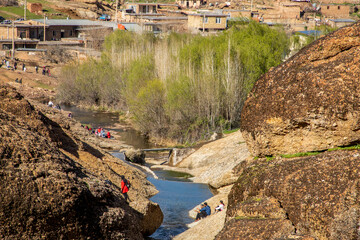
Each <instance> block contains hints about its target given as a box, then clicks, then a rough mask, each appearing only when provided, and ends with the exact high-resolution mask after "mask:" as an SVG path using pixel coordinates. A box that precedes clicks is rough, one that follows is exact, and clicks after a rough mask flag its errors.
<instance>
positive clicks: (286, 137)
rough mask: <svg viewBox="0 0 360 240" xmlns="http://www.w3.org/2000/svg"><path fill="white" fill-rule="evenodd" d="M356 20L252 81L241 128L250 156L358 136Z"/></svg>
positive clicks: (307, 148) (304, 148) (359, 30)
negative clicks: (252, 84)
mask: <svg viewBox="0 0 360 240" xmlns="http://www.w3.org/2000/svg"><path fill="white" fill-rule="evenodd" d="M359 36H360V23H356V24H354V25H352V26H349V27H344V28H341V29H339V30H338V31H336V32H333V33H331V34H329V35H327V36H325V37H323V38H321V39H319V40H317V41H315V42H314V43H312V44H311V45H309V46H307V47H306V48H304V49H302V50H301V51H300V52H298V53H297V54H296V55H295V56H293V57H292V58H290V59H289V60H287V61H286V62H284V63H283V64H281V65H280V66H278V67H276V68H274V69H272V70H270V71H269V72H268V73H267V74H265V75H263V76H262V77H261V78H260V79H259V80H258V81H257V82H256V84H255V86H254V88H253V90H252V91H251V92H250V94H249V97H248V99H247V100H246V102H245V105H244V108H243V110H242V115H241V131H242V133H243V136H244V138H245V140H246V143H247V145H248V147H249V150H250V152H251V153H252V154H253V155H255V156H266V155H278V154H284V153H297V152H308V151H318V150H325V149H329V148H333V147H337V146H344V145H349V144H353V143H354V142H359V141H360V134H359V130H360V89H359V86H360V66H359V64H358V63H359V62H360V37H359Z"/></svg>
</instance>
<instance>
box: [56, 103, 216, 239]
mask: <svg viewBox="0 0 360 240" xmlns="http://www.w3.org/2000/svg"><path fill="white" fill-rule="evenodd" d="M62 108H63V109H64V110H67V111H71V112H72V113H73V116H74V118H75V119H76V120H78V121H79V122H81V123H82V124H89V125H91V126H92V127H93V128H97V127H99V126H101V127H106V128H107V129H111V130H113V131H117V132H118V133H119V135H120V138H121V139H122V140H123V141H124V142H125V143H126V144H128V145H131V146H133V147H135V148H140V149H144V148H151V147H153V146H152V145H151V144H150V143H149V142H148V141H147V140H146V138H144V137H143V136H142V135H141V134H139V133H138V132H136V131H135V130H134V129H129V128H126V129H122V128H114V126H121V124H119V123H120V122H119V116H118V114H116V113H106V112H95V111H89V110H83V109H79V108H76V107H68V106H62ZM113 155H114V156H116V157H118V158H120V159H122V160H123V157H122V156H121V154H118V153H115V154H113ZM154 173H155V174H156V175H157V177H158V179H154V178H153V177H151V176H149V177H148V180H149V181H150V182H151V183H152V184H154V186H155V187H156V188H157V189H158V190H159V193H158V194H157V195H155V196H153V197H152V198H151V199H150V200H151V201H153V202H156V203H158V204H159V205H160V208H161V210H162V212H163V213H164V221H163V223H162V225H161V226H160V227H159V228H158V229H157V230H156V232H155V233H154V234H153V235H151V236H150V237H149V239H156V240H168V239H171V238H172V237H173V236H176V235H178V234H180V233H182V232H184V231H185V230H186V229H187V226H186V224H188V223H191V222H193V221H194V220H193V219H191V218H190V217H189V215H188V212H189V211H190V210H191V209H192V208H193V207H195V206H196V205H198V204H200V203H201V202H203V201H205V200H206V199H208V198H210V197H212V193H211V192H210V189H209V187H208V186H207V185H206V184H198V183H193V182H191V181H189V180H188V179H186V178H183V177H182V175H181V174H179V173H176V172H172V171H163V170H155V171H154Z"/></svg>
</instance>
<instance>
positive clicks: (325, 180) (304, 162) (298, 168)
mask: <svg viewBox="0 0 360 240" xmlns="http://www.w3.org/2000/svg"><path fill="white" fill-rule="evenodd" d="M256 161H258V162H252V163H247V164H242V166H239V168H238V171H239V173H241V174H240V177H239V179H238V181H237V183H236V184H235V185H234V186H233V188H232V190H231V192H230V194H229V199H228V210H227V222H226V224H225V228H224V229H223V230H222V232H220V233H219V235H218V236H217V239H342V240H347V239H349V240H350V239H359V238H360V231H359V229H358V223H359V221H360V194H359V193H360V181H359V179H360V151H359V150H353V151H340V150H339V151H332V152H325V153H321V154H319V155H316V156H311V157H301V158H293V159H286V160H285V159H283V158H281V157H278V158H277V159H274V160H272V161H268V160H266V159H258V160H256Z"/></svg>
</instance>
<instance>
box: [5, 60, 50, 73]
mask: <svg viewBox="0 0 360 240" xmlns="http://www.w3.org/2000/svg"><path fill="white" fill-rule="evenodd" d="M18 64H19V63H18V60H14V63H13V64H12V66H11V63H10V61H9V60H8V59H2V60H1V62H0V68H1V67H2V66H3V65H5V66H6V68H7V69H12V70H13V71H14V70H17V69H18ZM21 70H22V71H24V72H26V70H27V68H26V64H25V63H22V66H21ZM35 72H36V73H39V67H38V66H37V65H36V66H35ZM42 75H47V76H51V74H50V68H49V67H46V66H43V68H42Z"/></svg>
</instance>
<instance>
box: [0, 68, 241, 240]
mask: <svg viewBox="0 0 360 240" xmlns="http://www.w3.org/2000/svg"><path fill="white" fill-rule="evenodd" d="M0 71H1V70H0ZM5 71H7V70H5ZM10 83H11V84H12V85H14V86H16V87H17V88H18V89H21V91H22V92H23V93H24V94H28V95H29V97H30V98H32V99H33V100H36V101H38V100H40V99H46V98H49V97H50V98H51V97H54V96H55V92H54V91H51V90H48V89H41V88H34V87H33V86H30V85H28V84H27V82H26V81H24V82H23V84H21V85H20V84H18V83H15V82H10ZM38 106H39V108H41V109H42V110H41V111H43V112H44V113H45V114H46V115H47V116H50V117H51V118H52V119H53V120H54V121H58V122H61V124H62V125H63V127H64V128H71V129H72V130H73V131H74V132H76V135H77V137H78V138H81V139H83V140H84V141H86V142H89V143H91V144H93V145H95V146H97V147H100V148H102V149H105V150H114V149H115V150H120V149H126V148H130V145H127V144H125V143H124V142H123V141H121V140H119V138H118V137H117V133H116V131H113V130H110V131H111V133H112V135H113V136H115V138H114V139H111V140H109V139H105V138H99V137H96V136H95V135H94V134H91V133H90V132H89V131H87V130H86V129H84V128H83V127H81V124H75V122H76V121H74V122H73V119H72V120H70V119H68V118H67V113H68V112H66V111H61V113H62V118H64V119H66V121H65V120H64V119H61V118H59V119H58V120H55V119H56V118H58V117H57V116H58V114H56V113H57V112H56V111H57V110H54V109H50V108H48V107H47V106H46V105H45V104H38ZM54 111H55V112H54ZM67 120H69V121H70V124H69V123H67ZM71 122H73V123H71ZM191 152H192V151H191ZM191 152H190V153H191ZM74 156H75V155H73V156H72V157H74ZM84 157H85V158H86V157H87V155H81V156H80V157H79V158H78V161H79V163H81V164H82V165H84V166H86V167H89V168H92V169H93V171H97V172H98V174H100V175H105V176H106V177H109V172H111V170H110V169H111V168H114V169H116V168H117V167H118V166H117V165H118V163H116V161H113V160H109V161H108V160H107V161H106V163H105V165H104V163H103V161H99V160H98V159H95V158H94V159H92V160H90V162H86V161H84V160H82V159H84ZM246 157H247V151H246V145H245V144H244V143H243V140H242V137H241V134H240V132H236V133H232V134H229V135H225V136H224V138H222V139H220V140H217V141H214V142H210V143H208V144H204V145H203V146H202V147H200V148H199V149H198V150H197V151H195V152H192V153H191V154H190V155H189V156H187V157H186V158H184V159H183V161H181V162H180V163H177V164H176V165H175V167H171V166H167V165H160V164H155V166H153V169H158V168H162V169H167V170H175V171H180V172H188V173H190V174H192V175H193V176H194V177H193V178H191V180H192V181H194V182H200V183H205V184H209V185H210V186H211V187H212V188H213V190H214V189H215V192H217V191H219V192H221V191H222V188H223V187H224V186H225V189H226V188H228V187H226V186H230V185H231V183H232V181H234V179H236V176H233V174H232V169H233V168H234V167H235V166H236V165H237V164H239V163H240V162H241V161H244V160H245V159H246ZM163 160H164V159H161V160H159V161H158V163H160V162H162V163H163V162H164V161H163ZM87 161H88V160H87ZM154 163H155V162H154ZM109 167H110V168H109ZM95 169H102V171H105V172H108V173H106V174H104V173H102V171H99V170H95ZM115 182H116V180H115ZM138 190H140V189H138ZM140 191H141V190H140ZM145 194H147V195H148V196H150V195H151V194H154V193H151V194H149V193H146V191H145ZM132 198H136V196H131V195H130V199H132ZM213 199H216V200H211V199H210V200H205V201H208V202H210V203H211V206H212V207H213V208H214V207H215V206H216V205H217V204H218V202H219V200H220V199H221V200H224V201H225V203H226V201H227V192H226V194H225V195H224V194H218V195H216V196H215V197H214V198H213ZM134 207H138V208H142V207H140V206H134ZM142 210H144V209H142ZM145 211H146V210H145ZM191 212H193V210H191V211H190V213H189V215H190V216H191ZM220 216H221V214H219V215H216V216H215V215H214V216H210V217H209V218H208V220H207V221H200V222H199V224H197V226H195V228H193V229H189V230H188V231H186V232H184V233H183V234H181V236H180V235H179V237H182V239H191V236H192V235H193V233H192V231H195V232H197V230H196V229H197V228H200V229H204V228H205V229H206V224H210V225H209V226H208V227H211V228H213V229H214V231H215V232H216V231H217V230H216V229H221V226H222V223H223V222H224V221H223V220H224V219H223V218H220ZM213 218H220V219H219V220H211V219H213ZM209 219H210V220H209ZM212 221H216V222H217V223H219V224H218V225H217V226H219V228H217V227H214V223H213V222H212ZM211 222H212V223H211ZM203 225H205V226H203ZM200 232H201V231H200ZM209 234H210V233H209ZM213 236H214V235H213V233H212V234H210V235H206V234H205V235H204V237H205V238H203V239H212V238H213Z"/></svg>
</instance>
